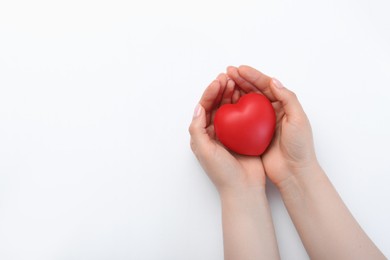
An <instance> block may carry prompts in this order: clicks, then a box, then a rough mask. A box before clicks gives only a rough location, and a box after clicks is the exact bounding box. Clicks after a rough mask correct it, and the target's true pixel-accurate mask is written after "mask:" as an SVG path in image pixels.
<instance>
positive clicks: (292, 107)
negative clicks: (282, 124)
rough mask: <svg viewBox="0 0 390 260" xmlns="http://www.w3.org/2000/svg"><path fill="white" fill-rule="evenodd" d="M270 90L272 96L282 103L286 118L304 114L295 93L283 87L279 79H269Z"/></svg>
mask: <svg viewBox="0 0 390 260" xmlns="http://www.w3.org/2000/svg"><path fill="white" fill-rule="evenodd" d="M271 91H272V93H273V95H274V97H275V98H276V99H277V100H278V101H280V102H281V103H282V106H283V109H284V112H285V113H286V115H287V119H289V118H291V117H299V116H301V115H302V114H304V112H303V108H302V106H301V104H300V103H299V101H298V98H297V96H296V95H295V93H294V92H292V91H290V90H288V89H287V88H285V87H284V86H283V84H282V83H281V82H280V81H279V80H277V79H272V80H271Z"/></svg>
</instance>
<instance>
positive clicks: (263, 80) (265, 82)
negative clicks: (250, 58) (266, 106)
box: [238, 65, 275, 101]
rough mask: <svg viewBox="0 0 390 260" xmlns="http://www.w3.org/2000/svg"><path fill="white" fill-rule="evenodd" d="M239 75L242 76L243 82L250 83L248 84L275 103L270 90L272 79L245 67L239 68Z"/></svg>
mask: <svg viewBox="0 0 390 260" xmlns="http://www.w3.org/2000/svg"><path fill="white" fill-rule="evenodd" d="M238 74H239V75H240V77H241V80H244V81H246V82H248V83H247V84H251V85H253V86H255V88H256V89H257V90H258V91H260V92H261V93H263V94H264V96H266V97H267V98H268V99H269V100H271V101H275V96H274V95H273V93H272V91H271V89H270V83H271V79H272V78H271V77H269V76H267V75H265V74H263V73H261V72H260V71H258V70H256V69H254V68H252V67H249V66H245V65H242V66H240V67H239V68H238Z"/></svg>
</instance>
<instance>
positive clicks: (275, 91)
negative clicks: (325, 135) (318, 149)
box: [227, 66, 318, 186]
mask: <svg viewBox="0 0 390 260" xmlns="http://www.w3.org/2000/svg"><path fill="white" fill-rule="evenodd" d="M227 74H228V76H229V77H230V78H231V79H233V80H234V81H235V83H236V84H237V86H238V87H239V88H240V89H241V90H242V91H244V92H245V93H249V92H260V93H262V94H264V95H265V96H266V97H267V98H268V99H269V100H270V101H271V102H272V105H273V107H274V109H275V113H276V128H275V135H274V138H273V140H272V142H271V144H270V146H269V147H268V149H267V150H266V152H265V153H264V154H263V155H262V161H263V164H264V169H265V172H266V174H267V176H268V177H269V178H270V180H271V181H272V182H273V183H274V184H275V185H276V186H279V185H280V184H281V183H282V182H283V181H285V180H287V179H289V177H291V176H296V175H298V174H302V173H306V172H309V169H312V168H313V167H318V163H317V159H316V155H315V151H314V145H313V137H312V131H311V127H310V122H309V120H308V118H307V116H306V114H305V112H304V111H303V109H302V107H301V105H300V103H299V101H298V99H297V97H296V95H295V94H294V93H293V92H291V91H290V90H288V89H286V88H285V87H284V86H283V85H282V84H281V83H280V82H279V81H278V80H276V79H272V78H270V77H268V76H266V75H264V74H262V73H261V72H259V71H257V70H255V69H253V68H251V67H249V66H240V67H239V68H235V67H229V68H228V71H227Z"/></svg>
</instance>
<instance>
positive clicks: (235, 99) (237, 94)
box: [232, 88, 241, 104]
mask: <svg viewBox="0 0 390 260" xmlns="http://www.w3.org/2000/svg"><path fill="white" fill-rule="evenodd" d="M240 96H241V95H240V90H239V89H238V88H235V89H234V92H233V96H232V104H235V103H237V102H238V100H239V99H240Z"/></svg>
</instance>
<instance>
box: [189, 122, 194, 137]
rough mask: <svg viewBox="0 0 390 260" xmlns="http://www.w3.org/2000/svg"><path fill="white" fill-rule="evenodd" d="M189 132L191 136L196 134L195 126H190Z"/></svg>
mask: <svg viewBox="0 0 390 260" xmlns="http://www.w3.org/2000/svg"><path fill="white" fill-rule="evenodd" d="M188 132H189V133H190V135H193V134H194V132H195V126H194V124H190V126H189V127H188Z"/></svg>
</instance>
